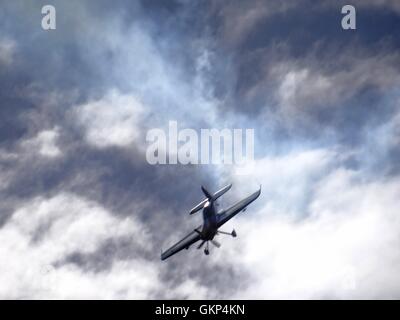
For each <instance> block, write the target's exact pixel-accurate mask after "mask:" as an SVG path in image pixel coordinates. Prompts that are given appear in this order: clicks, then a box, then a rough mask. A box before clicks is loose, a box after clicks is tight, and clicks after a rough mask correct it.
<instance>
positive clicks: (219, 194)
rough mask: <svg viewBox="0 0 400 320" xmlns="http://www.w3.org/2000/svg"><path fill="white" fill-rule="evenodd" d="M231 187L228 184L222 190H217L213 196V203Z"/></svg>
mask: <svg viewBox="0 0 400 320" xmlns="http://www.w3.org/2000/svg"><path fill="white" fill-rule="evenodd" d="M231 187H232V184H228V185H227V186H225V187H223V188H222V189H220V190H218V191H217V192H216V193H214V194H213V196H212V200H213V201H215V200H217V199H218V198H219V197H220V196H222V195H223V194H225V193H226V192H228V191H229V189H230V188H231Z"/></svg>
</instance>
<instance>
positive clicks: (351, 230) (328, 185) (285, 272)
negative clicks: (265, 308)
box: [227, 150, 400, 299]
mask: <svg viewBox="0 0 400 320" xmlns="http://www.w3.org/2000/svg"><path fill="white" fill-rule="evenodd" d="M338 158H340V156H339V155H337V154H336V152H335V151H324V150H319V151H311V152H310V151H306V152H300V153H297V154H293V155H291V156H286V157H283V158H282V157H277V158H266V159H263V160H260V161H259V162H258V163H256V167H257V166H258V169H259V170H255V171H254V175H253V176H251V175H250V176H249V177H248V179H251V178H253V179H255V177H256V176H257V179H258V180H259V181H260V182H262V183H263V185H265V188H263V192H262V194H261V197H260V198H259V199H258V200H257V202H256V203H255V204H253V205H252V208H251V209H249V210H248V211H247V212H246V214H242V215H239V216H238V218H237V219H238V220H237V221H236V222H235V225H237V229H238V232H239V235H240V241H241V247H240V248H238V247H237V246H236V248H235V250H240V253H241V254H240V260H239V261H238V259H237V256H238V255H237V252H235V250H233V248H234V247H235V245H234V244H233V243H232V244H231V243H230V242H228V243H227V246H228V248H230V249H231V250H230V252H231V253H232V256H231V258H230V259H234V260H235V263H239V264H240V267H243V268H245V270H249V272H250V274H251V276H252V279H250V280H249V285H248V287H247V289H246V290H245V291H242V292H240V293H238V294H237V295H236V296H235V298H258V299H265V298H278V299H287V298H289V299H295V298H297V299H298V298H304V299H309V298H379V297H380V298H395V297H399V295H400V286H399V283H400V276H399V275H398V271H397V270H398V268H399V267H400V250H399V249H398V248H399V247H400V246H399V245H400V240H399V239H400V215H399V214H398V199H399V198H400V191H399V190H400V188H399V187H400V180H399V179H398V178H396V179H395V178H393V179H391V180H387V181H373V180H372V181H369V180H367V179H366V175H365V174H363V173H362V172H359V171H352V170H348V169H344V168H340V167H337V166H334V167H333V166H331V164H332V163H334V162H337V160H338ZM261 168H262V169H261ZM260 174H261V176H260ZM240 179H241V181H243V180H242V179H243V177H240ZM296 206H297V208H303V209H302V210H303V216H302V217H301V216H299V212H297V213H296V212H295V214H292V213H293V212H294V211H296ZM304 214H305V216H304ZM231 224H232V223H231ZM235 253H236V254H235ZM231 261H232V260H231ZM232 263H233V262H232Z"/></svg>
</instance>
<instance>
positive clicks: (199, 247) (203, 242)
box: [197, 240, 206, 249]
mask: <svg viewBox="0 0 400 320" xmlns="http://www.w3.org/2000/svg"><path fill="white" fill-rule="evenodd" d="M205 243H206V240H203V241H202V242H201V243H200V244H199V246H198V247H197V249H201V247H202V246H203V245H204V244H205Z"/></svg>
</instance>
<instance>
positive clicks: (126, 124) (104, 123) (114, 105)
mask: <svg viewBox="0 0 400 320" xmlns="http://www.w3.org/2000/svg"><path fill="white" fill-rule="evenodd" d="M144 111H145V110H144V107H143V106H142V105H141V103H140V102H139V101H138V100H137V99H136V98H135V97H134V96H132V95H124V94H120V93H119V92H117V91H111V92H110V93H108V94H107V95H106V96H104V97H103V98H102V99H100V100H96V101H91V102H89V103H87V104H84V105H81V106H78V107H77V109H76V112H75V115H76V118H77V120H78V122H79V123H80V124H81V125H82V126H83V128H84V130H85V133H86V140H87V141H88V142H89V143H90V144H92V145H94V146H96V147H99V148H104V147H110V146H117V147H127V146H129V145H133V144H134V143H135V142H137V141H136V140H137V138H138V136H139V131H140V129H139V124H140V121H141V119H142V118H141V117H142V116H143V114H144Z"/></svg>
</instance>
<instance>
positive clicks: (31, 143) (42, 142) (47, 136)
mask: <svg viewBox="0 0 400 320" xmlns="http://www.w3.org/2000/svg"><path fill="white" fill-rule="evenodd" d="M59 134H60V133H59V129H58V128H54V129H51V130H43V131H41V132H39V133H38V134H37V136H36V137H34V138H31V139H28V140H26V141H24V142H23V143H22V145H23V147H24V148H26V149H32V150H37V152H38V154H39V155H41V156H43V157H48V158H55V157H59V156H60V155H61V150H60V148H59V147H58V146H57V139H58V137H59Z"/></svg>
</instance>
